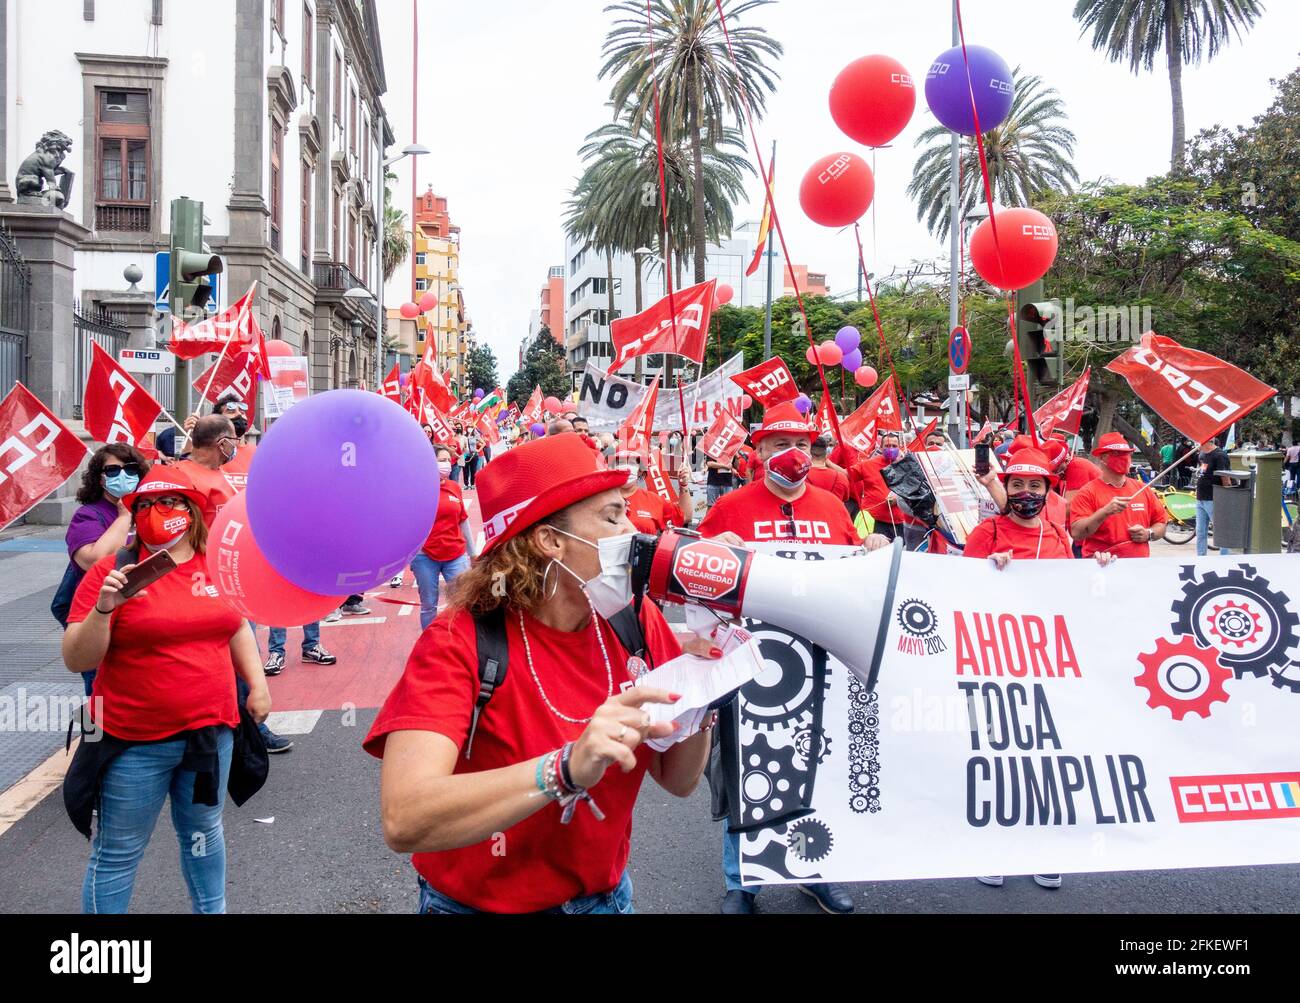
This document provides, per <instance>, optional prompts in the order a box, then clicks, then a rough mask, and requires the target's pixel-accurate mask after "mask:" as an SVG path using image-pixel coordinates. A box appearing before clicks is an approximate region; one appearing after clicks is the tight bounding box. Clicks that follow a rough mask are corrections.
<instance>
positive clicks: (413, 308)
mask: <svg viewBox="0 0 1300 1003" xmlns="http://www.w3.org/2000/svg"><path fill="white" fill-rule="evenodd" d="M399 312H400V313H401V315H402V316H403V317H405V318H406V319H407V320H415V318H416V317H418V316H420V306H419V304H418V303H403V304H402V308H401V310H400V311H399Z"/></svg>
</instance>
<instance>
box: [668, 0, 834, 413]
mask: <svg viewBox="0 0 1300 1003" xmlns="http://www.w3.org/2000/svg"><path fill="white" fill-rule="evenodd" d="M648 3H649V0H647V4H648ZM714 5H715V6H716V7H717V10H718V19H719V21H720V22H721V25H722V37H723V38H724V39H725V40H726V43H727V54H728V55H729V56H730V57H731V65H732V66H733V67H735V69H736V72H737V73H739V72H740V62H739V61H738V60H737V59H736V52H735V50H734V49H733V48H732V46H731V32H730V31H728V30H727V15H726V14H725V13H724V12H723V10H722V0H714ZM740 101H741V105H742V107H743V108H744V110H745V125H746V126H747V127H748V128H749V138H750V142H751V143H752V144H753V147H754V159H755V161H756V162H757V163H758V172H759V174H760V175H762V178H763V189H764V190H765V191H766V192H767V201H768V204H769V205H770V206H771V207H772V225H773V226H774V227H775V228H776V235H777V238H778V239H779V240H780V241H781V253H782V254H783V255H785V267H786V270H787V271H788V272H789V273H790V285H791V287H792V288H793V289H794V298H795V302H796V303H797V304H798V305H799V313H800V315H802V317H803V328H804V335H805V337H807V339H808V347H809V348H811V349H813V358H814V359H816V362H815V363H814V364H815V365H816V366H817V377H818V379H820V380H821V384H822V393H824V394H826V396H827V397H830V396H831V386H830V384H829V383H828V382H827V380H826V370H825V368H824V367H823V366H822V362H821V359H820V358H818V356H817V351H816V349H817V344H816V342H815V341H813V333H812V324H810V323H809V322H808V311H807V310H806V309H804V303H803V294H802V293H801V292H800V291H799V279H798V277H797V276H796V275H795V274H794V267H793V266H792V264H791V262H792V261H793V260H794V259H792V258H791V257H790V249H789V247H788V246H787V245H786V242H785V230H784V229H782V227H781V215H780V213H778V212H777V211H776V198H775V194H774V193H773V191H772V179H771V177H769V176H768V172H767V169H766V168H765V167H764V166H763V154H762V151H761V150H760V149H759V145H758V134H757V133H756V132H755V131H754V112H753V109H752V108H751V107H750V104H749V92H748V90H747V89H746V90H742V91H741V94H740ZM831 424H832V425H834V426H835V438H836V439H839V438H840V418H839V415H838V414H836V413H835V409H834V408H831Z"/></svg>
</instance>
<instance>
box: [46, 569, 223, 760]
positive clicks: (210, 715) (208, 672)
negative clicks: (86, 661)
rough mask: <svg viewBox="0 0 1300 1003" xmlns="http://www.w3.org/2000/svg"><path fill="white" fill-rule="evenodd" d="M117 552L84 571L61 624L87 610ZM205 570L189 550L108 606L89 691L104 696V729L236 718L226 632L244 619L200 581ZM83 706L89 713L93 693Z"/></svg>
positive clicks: (178, 728) (150, 733)
mask: <svg viewBox="0 0 1300 1003" xmlns="http://www.w3.org/2000/svg"><path fill="white" fill-rule="evenodd" d="M116 556H117V555H115V554H113V555H110V556H108V557H105V558H104V559H103V560H102V561H99V562H98V563H97V564H95V566H94V567H92V568H91V569H90V570H89V571H87V572H86V577H85V578H83V579H82V580H81V584H80V585H79V586H78V587H77V594H76V595H75V596H74V597H73V599H72V611H71V612H70V613H69V614H68V623H81V621H83V620H85V619H86V617H88V616H90V615H91V610H92V609H94V607H95V602H96V600H97V599H98V598H99V590H100V588H101V587H102V586H103V584H104V579H105V578H107V577H108V573H109V572H110V571H112V570H113V566H114V564H115V563H116ZM207 576H208V566H207V562H206V560H205V558H204V557H203V556H202V555H201V554H196V555H195V556H194V557H192V558H191V559H190V560H188V561H186V562H185V563H184V564H182V565H181V566H180V567H178V568H177V569H176V570H175V571H173V572H172V573H171V574H169V575H164V576H163V577H162V578H160V579H158V581H156V582H154V583H153V584H152V585H150V586H149V587H148V588H147V589H145V590H144V592H142V593H141V594H139V595H137V596H136V597H135V598H133V599H130V600H129V601H127V602H126V603H125V604H123V605H122V606H119V607H118V608H117V609H116V610H114V611H113V615H112V626H113V636H112V639H111V640H110V641H109V644H108V651H107V652H106V653H105V655H104V660H103V661H102V662H100V663H99V673H98V674H97V675H96V676H95V690H94V693H93V694H91V695H92V697H102V698H103V701H104V702H103V718H102V720H100V719H99V718H96V721H97V722H98V723H101V724H102V725H103V728H104V731H106V732H107V733H108V734H110V735H112V736H113V737H115V738H121V739H125V740H127V741H130V742H152V741H156V740H157V739H160V738H168V737H170V736H172V735H175V734H177V733H178V732H182V731H193V730H195V729H197V728H205V727H207V726H208V725H212V724H224V725H229V726H230V727H232V728H234V727H236V726H237V725H238V724H239V708H238V706H237V705H236V703H235V667H234V662H232V661H231V658H230V639H231V638H232V637H234V636H235V633H236V632H237V631H238V630H239V629H240V628H241V627H243V625H244V618H243V617H241V616H240V615H239V614H238V613H236V612H235V611H234V610H233V609H231V608H230V607H229V606H227V605H226V604H225V603H224V602H222V601H221V597H220V596H219V595H218V594H217V590H216V589H215V588H214V587H213V586H211V585H208V584H206V583H207V580H208V577H207ZM196 586H197V587H196ZM195 593H198V594H197V595H196V594H195ZM90 706H91V711H92V713H94V711H95V709H96V707H97V702H96V700H94V699H92V700H91V703H90Z"/></svg>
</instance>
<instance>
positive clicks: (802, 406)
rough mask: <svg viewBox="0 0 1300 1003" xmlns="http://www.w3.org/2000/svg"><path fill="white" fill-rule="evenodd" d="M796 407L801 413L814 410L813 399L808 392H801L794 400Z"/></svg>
mask: <svg viewBox="0 0 1300 1003" xmlns="http://www.w3.org/2000/svg"><path fill="white" fill-rule="evenodd" d="M794 409H795V410H796V411H798V412H799V413H800V414H807V413H808V412H809V411H811V410H812V400H811V399H810V398H809V397H808V395H807V394H800V395H799V396H798V397H796V398H795V400H794Z"/></svg>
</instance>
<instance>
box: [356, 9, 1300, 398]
mask: <svg viewBox="0 0 1300 1003" xmlns="http://www.w3.org/2000/svg"><path fill="white" fill-rule="evenodd" d="M414 3H415V5H416V6H418V9H419V17H420V74H419V77H420V80H419V91H420V101H419V107H420V122H419V142H420V143H422V144H423V145H425V146H428V147H429V148H430V149H431V150H432V153H431V154H430V155H428V156H423V157H419V158H416V159H415V160H414V163H415V165H416V169H417V171H418V174H417V178H418V187H419V191H420V192H423V191H424V190H425V188H426V187H427V186H428V185H429V184H432V185H433V187H434V190H435V191H436V192H437V193H438V194H439V195H445V196H446V197H447V199H448V200H449V207H450V212H451V217H452V221H453V222H454V223H456V224H457V225H459V226H460V227H461V250H462V261H461V266H462V268H461V284H462V285H463V286H464V289H465V298H466V304H467V306H468V308H469V310H470V313H471V315H472V318H473V321H474V327H475V330H476V331H477V332H478V334H479V338H480V341H485V342H486V343H487V344H489V345H490V346H491V347H492V348H493V350H494V351H495V352H496V354H497V359H498V361H499V363H500V369H501V376H502V382H503V383H504V381H505V379H506V378H507V377H508V376H509V375H510V374H511V373H512V372H513V371H514V369H515V367H516V361H517V355H518V346H519V342H520V339H521V338H523V337H524V336H525V335H526V334H527V330H528V319H529V314H530V312H531V311H532V310H533V309H535V307H536V305H537V299H538V294H539V292H540V290H541V287H542V285H543V283H544V281H545V278H546V270H547V268H548V267H550V266H551V265H559V264H562V263H563V260H562V259H563V256H564V236H563V231H562V229H561V219H562V213H563V204H564V201H565V200H566V198H567V197H568V194H569V191H570V189H571V187H572V185H573V181H574V178H575V177H576V176H577V174H578V173H579V170H580V163H579V160H578V156H577V150H578V147H579V146H580V145H581V144H582V141H583V139H584V137H585V136H586V134H587V133H588V132H590V131H592V130H593V129H595V128H597V127H598V126H600V125H601V124H603V123H604V122H605V121H607V120H608V111H607V109H606V108H605V101H606V100H607V98H608V94H609V83H608V82H607V81H601V80H599V79H598V78H597V73H598V72H599V69H600V63H601V60H600V50H601V44H602V42H603V40H604V36H605V32H606V30H607V29H608V26H609V24H610V22H611V16H610V15H607V14H605V13H603V8H604V6H605V3H604V2H602V0H494V2H491V3H461V2H456V3H445V2H441V0H414ZM378 6H379V15H380V28H381V32H382V35H383V47H384V60H385V66H386V69H387V75H388V94H387V96H386V97H385V98H384V102H385V107H386V109H387V111H388V115H389V118H390V119H391V120H392V122H393V131H394V132H395V133H396V135H397V149H401V148H402V147H403V146H405V145H406V144H407V143H409V142H411V125H412V123H411V91H412V88H411V80H412V51H411V23H412V0H381V2H380V3H379V5H378ZM1266 6H1267V10H1268V12H1267V13H1266V14H1265V16H1264V17H1263V19H1262V20H1261V21H1260V22H1259V23H1258V24H1257V26H1256V28H1255V29H1254V30H1253V31H1252V32H1250V33H1249V34H1248V35H1247V36H1246V37H1245V39H1244V41H1243V42H1241V43H1240V44H1238V43H1237V42H1236V40H1235V39H1234V41H1233V43H1232V44H1231V45H1230V46H1229V47H1228V48H1227V50H1225V51H1224V52H1222V53H1221V54H1220V55H1219V56H1218V58H1216V59H1215V60H1214V62H1212V63H1206V64H1203V65H1201V66H1199V67H1189V68H1187V69H1185V71H1184V74H1183V92H1184V99H1185V103H1186V114H1187V133H1188V136H1189V137H1190V136H1193V135H1195V133H1196V132H1197V131H1199V130H1200V129H1202V128H1206V127H1209V126H1212V125H1215V124H1223V125H1237V124H1244V123H1246V122H1248V121H1249V120H1250V119H1251V118H1252V117H1253V116H1255V115H1257V114H1259V113H1260V112H1261V111H1263V110H1264V109H1265V108H1266V107H1267V106H1268V104H1269V103H1270V102H1271V100H1272V98H1271V89H1270V86H1269V80H1270V79H1271V78H1279V77H1282V76H1284V75H1286V74H1287V73H1288V72H1290V71H1291V70H1293V69H1294V68H1295V67H1296V66H1297V65H1298V64H1300V56H1298V55H1297V49H1298V48H1300V46H1298V45H1297V41H1296V40H1297V39H1298V38H1300V3H1296V2H1295V0H1267V3H1266ZM1073 7H1074V0H966V2H965V3H963V5H962V16H963V19H964V25H965V29H966V41H967V43H968V44H970V43H978V44H981V45H987V46H989V47H990V48H993V49H994V50H995V51H997V52H999V53H1000V54H1001V55H1002V56H1003V58H1004V59H1006V60H1007V62H1008V63H1010V64H1011V65H1012V66H1013V67H1014V66H1015V65H1017V64H1020V65H1021V66H1022V67H1023V70H1024V72H1026V73H1034V74H1038V75H1039V76H1041V77H1043V78H1044V80H1045V82H1046V83H1047V84H1048V85H1049V86H1052V87H1055V88H1056V89H1057V90H1058V91H1059V92H1060V94H1061V97H1062V98H1063V99H1064V102H1065V106H1066V110H1067V112H1068V115H1069V123H1068V124H1069V126H1070V128H1071V129H1073V131H1074V133H1075V135H1076V137H1077V145H1076V147H1075V166H1076V167H1077V169H1078V171H1079V175H1080V178H1081V179H1083V180H1085V181H1086V180H1090V179H1095V178H1098V177H1108V178H1112V179H1115V180H1117V181H1124V182H1141V181H1142V180H1144V179H1145V178H1147V177H1148V176H1150V175H1152V174H1156V173H1160V172H1162V171H1164V170H1166V169H1167V168H1168V163H1169V148H1170V140H1171V125H1170V103H1169V81H1168V75H1167V72H1166V70H1165V67H1164V65H1163V63H1160V64H1158V66H1157V69H1156V70H1155V71H1154V72H1152V73H1143V74H1142V75H1140V76H1134V75H1133V74H1132V73H1131V72H1130V71H1129V70H1128V69H1127V67H1126V66H1124V65H1118V64H1113V63H1109V62H1107V61H1106V60H1105V58H1104V56H1103V55H1102V54H1100V53H1095V52H1093V50H1092V49H1091V47H1090V45H1089V44H1088V41H1087V40H1086V39H1081V38H1080V37H1079V28H1078V24H1077V22H1075V21H1074V20H1073V19H1072V18H1071V16H1070V12H1071V10H1072V9H1073ZM950 11H951V6H950V4H949V2H948V0H906V2H903V3H900V2H899V0H778V2H777V3H774V4H772V5H771V6H769V7H766V8H762V9H760V10H759V11H757V12H756V13H754V14H752V15H751V23H760V24H761V25H762V26H763V27H765V28H766V29H767V31H768V32H769V34H771V35H772V36H773V37H775V38H776V39H778V40H779V41H780V42H781V43H782V44H783V45H784V46H785V55H784V57H783V58H782V59H781V61H780V63H779V65H778V70H779V72H780V75H781V82H780V85H779V89H778V90H777V92H776V94H775V95H773V96H772V97H771V98H770V99H769V102H768V112H767V116H766V118H765V119H764V120H763V121H762V122H760V123H759V124H758V127H757V131H758V136H759V142H760V144H762V147H763V149H764V156H766V155H767V154H766V151H767V149H768V148H769V146H770V144H771V142H772V141H773V140H776V142H777V146H778V152H777V182H776V199H777V207H778V209H780V210H781V212H782V223H783V225H784V227H785V229H786V238H787V240H788V241H789V244H790V253H791V256H792V258H793V259H794V260H795V261H797V262H799V263H806V264H807V265H809V266H810V267H811V268H812V269H813V270H814V271H825V272H826V273H827V276H828V282H829V284H830V287H831V291H832V293H833V294H834V293H836V292H844V291H846V290H847V289H848V288H849V287H850V286H853V285H855V284H856V276H855V269H856V262H855V256H856V251H855V249H854V247H853V236H852V233H851V232H845V233H843V234H839V233H837V232H835V231H833V230H827V229H823V228H821V227H819V226H817V225H815V224H813V223H811V222H809V221H808V220H807V219H806V218H805V217H804V216H803V214H802V213H801V211H800V210H799V204H798V184H799V180H800V178H801V177H802V175H803V173H804V171H805V170H806V169H807V167H808V165H809V164H811V163H812V162H813V161H814V160H816V159H817V158H818V157H820V156H823V155H825V154H827V153H834V152H839V151H841V150H847V151H850V152H859V153H861V152H864V151H863V150H862V148H860V147H858V146H856V144H854V143H853V142H852V140H850V139H848V137H846V136H844V134H843V133H841V132H840V131H839V130H838V129H837V128H836V126H835V124H834V122H833V121H832V120H831V117H830V112H829V110H828V109H827V94H828V93H829V90H830V85H831V81H832V80H833V79H834V78H835V75H836V74H837V73H838V72H839V70H840V69H842V68H843V67H844V66H845V65H846V64H848V63H849V62H851V61H852V60H854V59H856V58H858V57H860V56H864V55H868V54H870V53H874V52H881V53H885V54H887V55H891V56H893V57H894V58H896V59H898V60H900V61H901V62H902V63H903V64H904V65H906V66H907V67H908V68H909V69H910V70H911V71H912V73H913V74H914V75H915V76H916V78H917V80H918V87H917V98H918V99H917V110H916V114H915V116H914V117H913V119H912V122H911V124H910V125H909V126H908V128H907V130H906V131H905V132H904V133H903V135H902V136H901V137H900V138H899V139H898V140H895V143H894V147H893V148H892V149H886V150H881V151H879V152H878V154H877V155H876V201H875V205H874V207H873V209H874V217H873V216H872V215H871V214H870V213H869V214H868V216H867V217H866V219H865V220H864V228H863V229H864V235H865V238H866V253H867V258H868V261H867V265H868V268H870V269H871V270H872V271H874V272H876V273H878V274H884V273H887V272H888V271H890V269H891V268H893V267H894V266H903V265H906V264H907V263H908V262H909V261H911V260H913V259H918V258H920V259H928V258H933V257H936V256H938V255H940V254H943V253H946V248H943V247H940V246H939V245H938V244H937V243H936V242H935V241H933V240H932V239H931V238H930V237H929V235H928V234H927V232H926V230H925V228H924V227H923V226H921V225H920V224H918V223H917V222H916V210H915V208H914V206H913V204H912V203H911V201H910V200H909V199H908V198H907V196H906V192H905V190H906V187H907V183H908V181H909V179H910V176H911V166H912V163H913V161H914V160H915V157H916V151H915V150H914V148H913V145H912V144H913V141H914V140H915V138H916V136H917V135H918V134H919V133H920V132H921V131H922V130H924V129H925V128H926V127H928V126H929V125H932V124H933V123H934V118H933V116H931V114H930V112H929V110H928V109H927V108H926V107H925V100H924V94H923V91H922V82H923V80H924V76H925V71H926V70H927V69H928V67H929V65H930V62H931V61H932V60H933V58H934V57H935V56H936V55H938V54H939V53H940V52H942V51H943V50H944V49H946V48H948V47H949V45H950V44H951V43H950V33H951V13H950ZM411 163H412V161H411V160H407V161H405V162H403V163H402V164H401V165H399V166H398V168H397V171H398V176H399V181H398V182H397V184H396V196H397V200H398V204H399V205H400V206H402V207H403V208H404V209H408V210H409V207H410V192H411V175H410V166H409V165H410V164H411ZM748 187H749V197H750V205H749V206H748V207H741V208H739V209H738V210H737V213H736V219H737V221H743V220H744V219H746V218H750V217H757V215H758V213H759V212H760V211H761V208H762V182H761V181H759V180H757V179H755V180H754V181H752V182H751V183H750V184H749V186H748ZM873 221H874V231H875V237H874V240H873V238H872V225H873ZM403 277H405V281H402V278H403ZM408 284H409V272H408V271H405V270H399V272H398V280H397V281H395V283H394V284H393V285H392V286H391V287H390V289H389V292H388V301H389V303H397V302H405V300H406V299H407V298H408V295H409V289H407V288H406V286H407V285H408Z"/></svg>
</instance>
